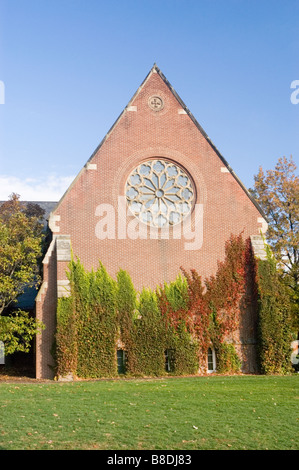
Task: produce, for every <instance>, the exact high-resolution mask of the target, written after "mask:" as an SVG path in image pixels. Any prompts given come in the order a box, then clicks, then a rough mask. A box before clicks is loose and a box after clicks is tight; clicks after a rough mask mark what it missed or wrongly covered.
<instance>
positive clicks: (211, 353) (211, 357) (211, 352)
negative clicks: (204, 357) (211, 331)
mask: <svg viewBox="0 0 299 470" xmlns="http://www.w3.org/2000/svg"><path fill="white" fill-rule="evenodd" d="M215 371H216V353H215V349H214V348H209V349H208V373H209V374H211V373H212V372H215Z"/></svg>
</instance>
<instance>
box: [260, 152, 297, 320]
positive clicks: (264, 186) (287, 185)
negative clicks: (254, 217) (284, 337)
mask: <svg viewBox="0 0 299 470" xmlns="http://www.w3.org/2000/svg"><path fill="white" fill-rule="evenodd" d="M296 169H297V166H296V165H295V163H294V161H293V159H292V157H290V158H289V159H287V158H286V157H283V158H279V160H278V162H277V164H276V166H275V168H274V170H268V171H266V173H264V171H263V169H262V167H260V169H259V172H258V174H257V175H256V176H255V177H254V181H255V185H254V189H253V190H251V192H252V194H253V196H254V197H255V199H256V200H257V201H258V203H259V204H260V206H261V208H262V209H263V211H264V213H265V215H266V216H267V218H268V223H269V227H268V232H267V234H266V237H267V242H268V244H269V245H270V247H271V249H272V251H273V254H274V256H275V258H276V260H277V262H278V263H279V268H280V270H281V274H282V278H283V280H284V281H285V282H286V284H287V286H288V287H289V289H290V294H291V298H292V301H293V312H294V314H295V318H296V323H297V326H299V315H298V314H299V305H298V304H299V230H298V229H299V176H298V174H296Z"/></svg>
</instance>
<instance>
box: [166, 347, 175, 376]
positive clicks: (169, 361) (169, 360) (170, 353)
mask: <svg viewBox="0 0 299 470" xmlns="http://www.w3.org/2000/svg"><path fill="white" fill-rule="evenodd" d="M164 355H165V370H166V372H172V371H173V369H174V367H173V362H174V350H173V349H165V351H164Z"/></svg>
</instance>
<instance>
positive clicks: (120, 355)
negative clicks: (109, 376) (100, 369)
mask: <svg viewBox="0 0 299 470" xmlns="http://www.w3.org/2000/svg"><path fill="white" fill-rule="evenodd" d="M117 372H118V373H119V374H125V373H126V354H125V351H124V350H123V349H118V350H117Z"/></svg>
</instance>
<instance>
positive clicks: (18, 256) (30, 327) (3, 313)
mask: <svg viewBox="0 0 299 470" xmlns="http://www.w3.org/2000/svg"><path fill="white" fill-rule="evenodd" d="M35 206H37V207H35ZM42 215H43V213H42V210H41V209H40V208H39V206H38V205H36V204H32V203H31V204H30V205H27V204H25V203H22V202H21V201H20V200H19V196H18V195H17V194H12V195H11V196H10V199H9V200H8V201H6V202H4V203H3V204H2V205H1V206H0V340H1V341H3V342H4V345H5V351H6V353H8V352H9V353H13V352H14V351H20V350H21V351H28V347H29V343H30V340H31V338H32V336H33V334H34V332H35V331H36V327H37V323H36V322H35V320H34V319H32V318H29V315H28V313H26V312H22V311H21V310H18V312H17V313H16V312H14V313H11V309H12V308H13V307H14V306H15V303H16V301H17V298H18V297H19V296H20V295H21V294H23V293H24V291H25V289H26V288H28V287H33V286H35V285H36V284H37V283H38V280H39V258H40V257H41V247H42V240H43V225H42V223H41V221H40V218H41V216H42Z"/></svg>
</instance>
